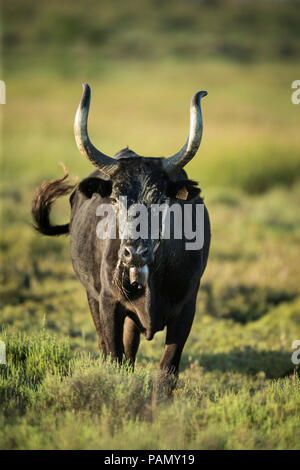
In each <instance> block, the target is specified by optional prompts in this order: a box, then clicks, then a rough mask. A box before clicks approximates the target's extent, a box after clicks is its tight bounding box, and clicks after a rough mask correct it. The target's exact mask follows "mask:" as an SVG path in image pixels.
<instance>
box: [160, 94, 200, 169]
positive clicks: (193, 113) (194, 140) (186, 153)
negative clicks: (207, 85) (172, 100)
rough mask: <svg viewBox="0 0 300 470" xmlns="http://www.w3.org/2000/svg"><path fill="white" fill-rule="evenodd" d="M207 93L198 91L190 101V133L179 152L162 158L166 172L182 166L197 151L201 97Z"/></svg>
mask: <svg viewBox="0 0 300 470" xmlns="http://www.w3.org/2000/svg"><path fill="white" fill-rule="evenodd" d="M206 95H207V91H198V93H196V94H195V95H194V96H193V98H192V101H191V106H190V133H189V137H188V139H187V141H186V143H185V145H184V146H183V147H182V149H181V150H179V152H177V153H175V154H174V155H172V156H171V157H169V158H166V159H165V160H163V167H164V169H165V170H166V171H167V172H168V173H173V172H174V171H176V170H178V169H180V168H183V167H184V166H185V165H186V164H187V163H188V162H189V161H190V160H191V159H192V158H193V157H194V156H195V155H196V153H197V151H198V148H199V146H200V143H201V138H202V131H203V121H202V111H201V103H200V102H201V98H203V97H204V96H206Z"/></svg>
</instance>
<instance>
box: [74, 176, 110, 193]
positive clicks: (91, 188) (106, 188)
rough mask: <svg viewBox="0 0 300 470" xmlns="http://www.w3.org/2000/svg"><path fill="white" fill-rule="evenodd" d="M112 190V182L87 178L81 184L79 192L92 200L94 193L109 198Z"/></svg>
mask: <svg viewBox="0 0 300 470" xmlns="http://www.w3.org/2000/svg"><path fill="white" fill-rule="evenodd" d="M111 190H112V183H111V181H106V180H102V179H100V178H86V179H84V180H83V181H81V183H80V184H79V191H80V192H82V193H83V194H84V195H85V196H86V197H88V198H91V197H92V196H93V194H94V193H98V194H100V196H102V197H108V196H109V195H110V194H111Z"/></svg>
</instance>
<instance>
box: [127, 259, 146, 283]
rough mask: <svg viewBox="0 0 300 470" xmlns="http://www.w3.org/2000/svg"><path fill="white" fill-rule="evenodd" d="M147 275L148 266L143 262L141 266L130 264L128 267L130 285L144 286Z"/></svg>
mask: <svg viewBox="0 0 300 470" xmlns="http://www.w3.org/2000/svg"><path fill="white" fill-rule="evenodd" d="M148 277H149V268H148V265H147V264H145V265H144V266H142V267H135V266H132V267H131V268H130V269H129V281H130V284H131V285H136V286H137V287H138V289H142V288H143V287H145V286H146V284H147V282H148Z"/></svg>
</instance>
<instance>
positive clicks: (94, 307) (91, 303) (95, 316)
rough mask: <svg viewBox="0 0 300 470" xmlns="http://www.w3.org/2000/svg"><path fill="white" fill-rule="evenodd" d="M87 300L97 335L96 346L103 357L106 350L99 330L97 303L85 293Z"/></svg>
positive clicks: (101, 332)
mask: <svg viewBox="0 0 300 470" xmlns="http://www.w3.org/2000/svg"><path fill="white" fill-rule="evenodd" d="M87 298H88V302H89V306H90V310H91V314H92V317H93V320H94V325H95V327H96V331H97V334H98V345H99V349H100V351H101V352H102V353H103V354H104V357H106V356H107V350H106V346H105V342H104V337H103V331H102V329H101V324H100V315H99V302H97V300H96V299H95V298H94V297H92V296H91V295H90V294H89V293H88V292H87Z"/></svg>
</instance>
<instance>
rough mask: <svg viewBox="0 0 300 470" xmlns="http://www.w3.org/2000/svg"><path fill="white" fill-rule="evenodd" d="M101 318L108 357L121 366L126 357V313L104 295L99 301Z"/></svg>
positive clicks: (109, 297) (110, 298)
mask: <svg viewBox="0 0 300 470" xmlns="http://www.w3.org/2000/svg"><path fill="white" fill-rule="evenodd" d="M99 317H100V325H101V332H102V339H103V342H104V344H105V351H106V355H107V356H109V355H110V356H111V358H112V359H113V360H115V361H117V362H118V363H119V364H121V363H122V359H123V355H124V346H123V328H124V319H125V316H124V311H123V309H122V307H121V305H120V304H119V303H118V302H116V301H115V300H114V299H113V298H112V297H111V296H109V295H107V294H105V293H103V294H101V295H100V299H99Z"/></svg>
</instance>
